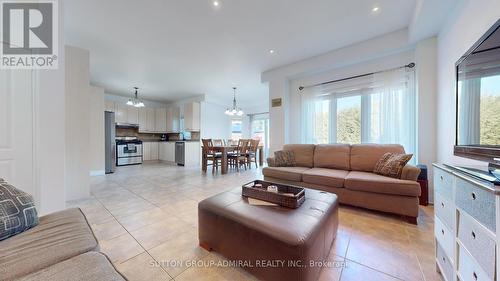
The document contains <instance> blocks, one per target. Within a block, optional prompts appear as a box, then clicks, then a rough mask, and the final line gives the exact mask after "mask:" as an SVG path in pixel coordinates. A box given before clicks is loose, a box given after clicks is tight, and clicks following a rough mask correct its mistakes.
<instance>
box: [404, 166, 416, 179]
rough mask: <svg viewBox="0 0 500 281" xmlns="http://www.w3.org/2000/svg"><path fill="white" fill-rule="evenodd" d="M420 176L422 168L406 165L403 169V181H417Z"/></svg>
mask: <svg viewBox="0 0 500 281" xmlns="http://www.w3.org/2000/svg"><path fill="white" fill-rule="evenodd" d="M419 175H420V168H418V167H415V166H412V165H406V166H404V167H403V172H402V173H401V179H402V180H411V181H417V179H418V176H419Z"/></svg>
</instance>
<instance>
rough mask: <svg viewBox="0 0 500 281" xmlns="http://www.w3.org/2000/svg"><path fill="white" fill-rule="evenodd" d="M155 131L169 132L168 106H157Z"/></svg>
mask: <svg viewBox="0 0 500 281" xmlns="http://www.w3.org/2000/svg"><path fill="white" fill-rule="evenodd" d="M154 131H155V132H158V133H165V132H167V109H166V108H156V109H155V130H154Z"/></svg>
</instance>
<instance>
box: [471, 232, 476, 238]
mask: <svg viewBox="0 0 500 281" xmlns="http://www.w3.org/2000/svg"><path fill="white" fill-rule="evenodd" d="M471 234H472V239H476V233H474V231H472V233H471Z"/></svg>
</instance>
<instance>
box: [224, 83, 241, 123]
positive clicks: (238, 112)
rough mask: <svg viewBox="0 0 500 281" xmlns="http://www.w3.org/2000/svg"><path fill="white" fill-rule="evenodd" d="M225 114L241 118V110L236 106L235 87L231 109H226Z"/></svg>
mask: <svg viewBox="0 0 500 281" xmlns="http://www.w3.org/2000/svg"><path fill="white" fill-rule="evenodd" d="M225 113H226V115H229V116H235V115H236V116H243V110H241V108H239V107H238V106H237V104H236V87H233V107H231V108H228V109H226V112H225Z"/></svg>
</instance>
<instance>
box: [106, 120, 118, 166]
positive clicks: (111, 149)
mask: <svg viewBox="0 0 500 281" xmlns="http://www.w3.org/2000/svg"><path fill="white" fill-rule="evenodd" d="M115 137H116V124H115V113H114V112H110V111H105V112H104V142H105V143H104V150H105V153H106V157H105V159H106V174H111V173H114V172H115V169H116V140H115Z"/></svg>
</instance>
